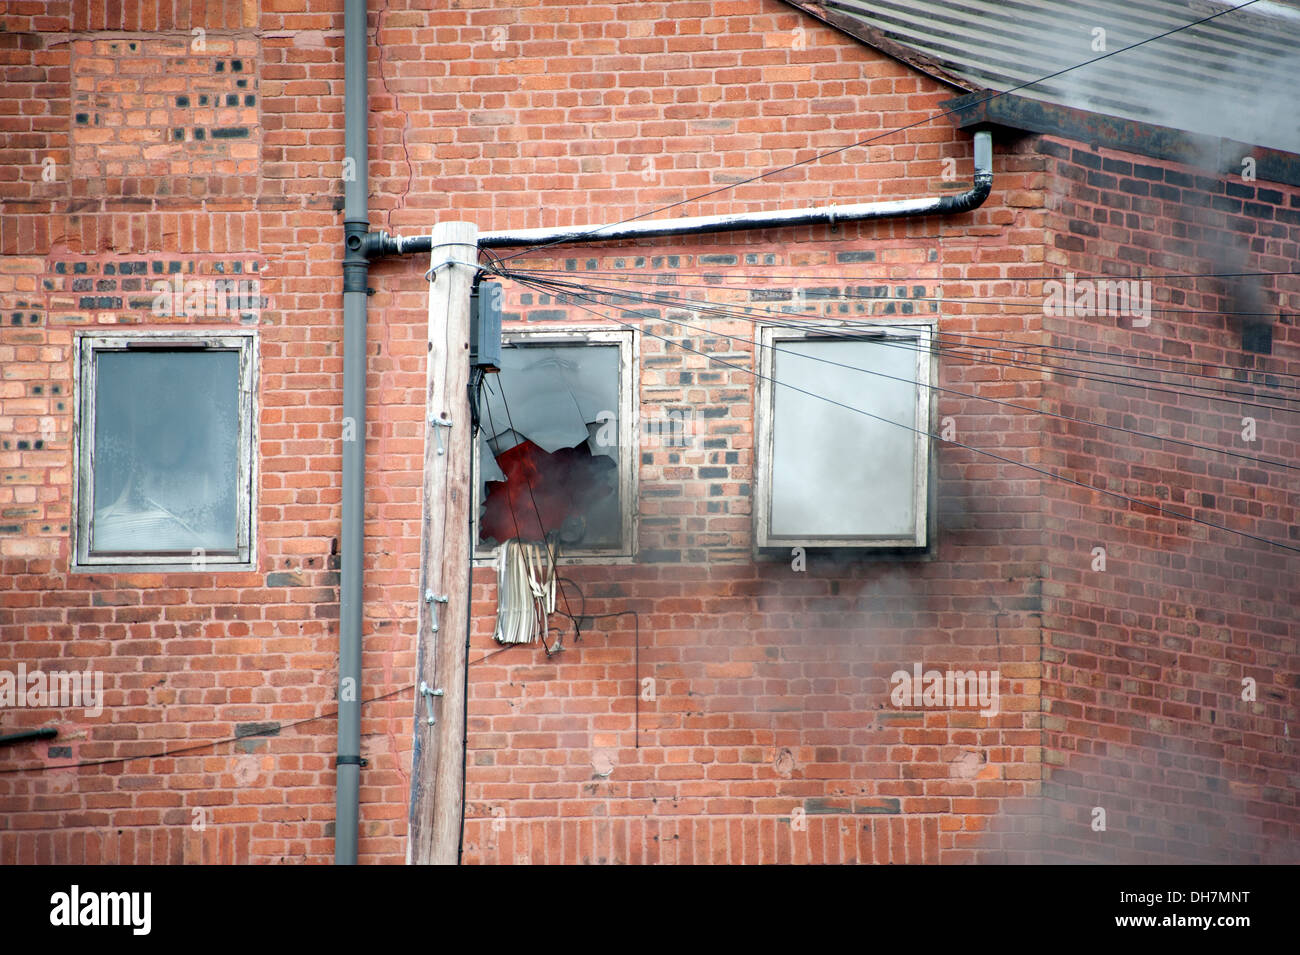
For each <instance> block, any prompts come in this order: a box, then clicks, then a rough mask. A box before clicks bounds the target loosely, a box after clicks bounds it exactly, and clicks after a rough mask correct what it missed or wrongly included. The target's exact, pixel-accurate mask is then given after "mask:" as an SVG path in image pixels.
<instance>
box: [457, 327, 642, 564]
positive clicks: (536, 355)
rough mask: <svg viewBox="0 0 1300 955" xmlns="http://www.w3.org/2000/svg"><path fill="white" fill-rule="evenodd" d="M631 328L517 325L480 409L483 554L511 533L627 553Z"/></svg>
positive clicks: (556, 545)
mask: <svg viewBox="0 0 1300 955" xmlns="http://www.w3.org/2000/svg"><path fill="white" fill-rule="evenodd" d="M631 359H632V336H631V333H630V332H615V331H603V330H602V331H588V332H583V333H581V334H574V333H571V332H566V333H564V334H560V333H557V332H554V331H552V332H517V333H514V334H507V335H506V336H505V347H504V348H503V349H502V357H501V371H500V374H497V375H489V376H488V377H487V379H486V384H485V386H484V389H483V395H482V407H481V410H480V413H479V421H480V428H481V430H480V432H479V447H478V454H479V458H478V475H479V483H478V496H479V498H478V499H479V502H480V506H479V524H478V541H479V545H480V556H486V555H487V552H489V551H490V550H491V548H493V547H495V546H496V545H499V544H502V543H504V542H505V541H508V540H521V541H543V540H546V541H548V542H549V543H550V544H551V545H552V548H553V549H554V550H557V551H558V553H559V554H561V555H564V556H566V557H581V556H625V555H626V556H630V554H631V553H632V513H633V510H634V508H635V505H636V500H635V495H634V492H633V490H632V488H633V482H634V474H633V470H634V458H633V454H634V450H635V449H634V448H633V442H632V440H631V431H630V429H631V427H632V423H633V421H632V419H633V416H634V413H635V411H634V405H633V388H632V365H631Z"/></svg>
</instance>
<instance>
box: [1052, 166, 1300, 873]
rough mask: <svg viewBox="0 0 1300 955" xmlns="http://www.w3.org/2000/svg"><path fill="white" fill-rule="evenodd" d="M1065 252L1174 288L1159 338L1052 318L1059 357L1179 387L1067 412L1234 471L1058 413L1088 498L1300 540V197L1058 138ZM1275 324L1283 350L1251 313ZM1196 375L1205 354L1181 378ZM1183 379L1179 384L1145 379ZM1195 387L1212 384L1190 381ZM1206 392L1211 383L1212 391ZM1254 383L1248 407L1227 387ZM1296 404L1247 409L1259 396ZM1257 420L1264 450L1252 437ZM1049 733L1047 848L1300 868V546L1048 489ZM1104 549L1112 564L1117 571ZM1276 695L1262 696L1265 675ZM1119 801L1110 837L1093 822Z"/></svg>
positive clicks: (1056, 259) (1058, 403) (1106, 399)
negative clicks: (1297, 727) (1067, 352)
mask: <svg viewBox="0 0 1300 955" xmlns="http://www.w3.org/2000/svg"><path fill="white" fill-rule="evenodd" d="M1041 149H1042V151H1043V152H1044V153H1045V154H1047V155H1048V156H1049V160H1048V163H1049V165H1048V173H1049V182H1050V188H1049V194H1050V200H1049V202H1050V206H1051V211H1050V220H1049V221H1050V223H1051V227H1052V231H1053V238H1052V248H1051V250H1050V251H1049V260H1050V261H1052V262H1053V263H1054V264H1057V265H1059V266H1060V267H1061V268H1062V269H1065V270H1070V271H1073V272H1075V273H1076V274H1078V275H1081V276H1082V275H1096V274H1105V273H1111V274H1147V275H1152V276H1153V278H1152V288H1153V291H1154V293H1155V298H1156V301H1155V303H1154V306H1153V311H1152V312H1151V314H1150V319H1151V320H1150V324H1149V325H1141V324H1140V319H1139V324H1138V327H1134V322H1133V320H1132V318H1131V317H1117V316H1114V315H1107V316H1092V317H1085V316H1075V317H1056V318H1052V317H1048V318H1046V319H1045V322H1046V323H1047V324H1048V328H1049V334H1050V340H1051V342H1052V343H1053V344H1054V345H1056V346H1060V347H1064V348H1074V349H1091V350H1093V351H1095V352H1099V353H1101V354H1100V355H1086V354H1084V353H1082V352H1074V353H1073V356H1074V357H1075V358H1088V359H1098V358H1099V359H1100V360H1103V361H1105V360H1111V359H1108V358H1107V355H1120V354H1122V355H1125V356H1133V355H1143V356H1149V357H1148V358H1147V360H1144V361H1137V360H1135V359H1132V358H1127V357H1126V358H1124V359H1123V360H1124V361H1126V362H1128V364H1129V366H1130V367H1113V366H1109V365H1091V366H1090V365H1083V364H1080V363H1079V362H1078V361H1056V360H1053V361H1050V362H1048V363H1049V364H1052V365H1056V366H1058V367H1069V368H1072V369H1074V370H1076V371H1077V370H1079V369H1084V370H1085V372H1086V373H1088V374H1103V373H1104V374H1108V375H1110V376H1112V377H1114V376H1117V375H1123V376H1133V377H1137V378H1139V379H1142V380H1143V381H1145V382H1146V383H1149V384H1152V385H1154V386H1155V387H1158V388H1161V389H1164V391H1161V392H1157V391H1152V390H1147V389H1141V388H1134V387H1131V386H1128V383H1115V382H1113V381H1112V382H1099V381H1090V380H1080V379H1078V378H1068V377H1065V376H1064V375H1058V374H1053V375H1052V376H1051V377H1050V378H1049V380H1048V382H1047V383H1046V385H1045V395H1046V397H1047V402H1046V403H1045V405H1044V407H1046V408H1048V409H1050V410H1054V411H1058V412H1060V413H1062V414H1068V415H1071V416H1074V417H1081V418H1086V419H1089V420H1096V421H1103V422H1104V423H1106V424H1111V425H1118V426H1121V427H1127V428H1131V429H1134V430H1139V431H1144V432H1148V433H1151V432H1156V433H1160V434H1164V435H1169V436H1171V437H1173V438H1176V439H1180V440H1183V441H1190V442H1194V443H1196V444H1199V445H1205V446H1208V447H1209V448H1217V449H1225V450H1228V451H1231V452H1235V453H1236V454H1239V455H1246V456H1248V457H1246V458H1240V457H1231V456H1227V455H1222V454H1214V453H1211V452H1209V451H1201V450H1196V449H1193V448H1189V447H1185V446H1179V445H1175V444H1171V443H1168V442H1159V441H1151V440H1146V439H1140V438H1136V437H1132V436H1129V435H1125V434H1121V433H1118V432H1115V431H1108V430H1103V429H1099V428H1093V427H1089V426H1086V425H1079V424H1075V423H1069V422H1061V421H1050V420H1049V421H1045V422H1044V430H1045V431H1046V432H1047V434H1048V438H1047V441H1046V446H1045V448H1044V461H1045V463H1047V464H1049V465H1050V466H1052V467H1053V468H1056V469H1059V470H1060V471H1061V472H1062V473H1064V474H1066V475H1069V476H1070V477H1073V478H1075V479H1077V480H1080V481H1083V482H1084V483H1086V484H1089V485H1091V486H1096V487H1105V488H1107V489H1110V490H1114V491H1118V492H1121V493H1123V494H1126V495H1128V496H1129V497H1132V498H1136V499H1137V500H1139V501H1144V502H1151V503H1155V504H1157V505H1159V506H1161V507H1164V508H1167V509H1170V510H1172V511H1174V512H1176V513H1178V514H1189V515H1192V516H1195V517H1196V518H1199V519H1201V520H1206V521H1212V522H1215V523H1218V524H1223V525H1227V526H1229V527H1231V528H1233V529H1235V530H1239V531H1243V532H1246V533H1249V534H1254V535H1258V536H1261V537H1266V538H1271V539H1274V540H1278V541H1281V542H1283V543H1284V544H1287V545H1289V546H1291V547H1293V548H1294V547H1297V546H1300V532H1298V531H1297V526H1300V525H1298V523H1297V513H1296V497H1295V489H1296V482H1295V478H1294V476H1293V475H1294V471H1293V470H1288V469H1286V468H1284V467H1278V466H1269V465H1265V464H1261V463H1259V462H1257V461H1254V460H1251V459H1250V458H1251V457H1254V458H1263V459H1271V460H1273V461H1279V462H1283V463H1286V464H1290V465H1291V466H1292V467H1294V465H1295V463H1296V461H1297V451H1298V450H1300V423H1297V421H1296V419H1295V417H1294V414H1293V409H1294V405H1293V401H1294V396H1295V392H1294V390H1293V389H1294V385H1295V381H1296V377H1295V376H1297V375H1298V374H1300V361H1297V359H1296V355H1297V348H1296V346H1297V344H1300V331H1297V328H1296V321H1295V308H1296V302H1297V293H1298V292H1300V283H1298V282H1297V279H1296V277H1295V276H1267V275H1266V276H1244V277H1231V278H1217V279H1216V278H1195V279H1186V278H1184V279H1178V278H1173V277H1170V278H1162V277H1161V275H1162V274H1164V273H1167V272H1170V271H1175V272H1183V273H1216V272H1217V273H1233V272H1236V273H1240V272H1268V271H1293V270H1294V269H1295V267H1296V262H1297V260H1298V259H1300V189H1296V188H1294V187H1285V186H1279V185H1277V184H1275V183H1270V182H1263V181H1257V182H1245V181H1243V180H1242V179H1241V177H1240V176H1239V175H1216V174H1213V173H1211V172H1207V171H1205V170H1200V169H1195V168H1190V167H1185V166H1180V165H1177V164H1173V163H1168V162H1157V161H1153V160H1149V159H1146V158H1143V157H1140V156H1131V155H1125V154H1120V153H1114V152H1110V151H1107V150H1089V149H1087V148H1086V147H1081V146H1080V145H1079V144H1077V143H1076V144H1071V143H1067V142H1061V141H1056V140H1048V141H1044V142H1043V143H1042V145H1041ZM1242 312H1264V313H1267V314H1266V315H1265V316H1262V320H1263V321H1266V322H1269V323H1270V324H1271V326H1272V338H1273V346H1272V348H1273V350H1272V354H1268V355H1264V354H1259V353H1256V352H1251V351H1245V350H1243V347H1242V331H1241V324H1242V323H1243V322H1244V321H1250V320H1261V319H1251V318H1250V317H1248V316H1243V315H1239V314H1233V313H1242ZM1173 362H1191V363H1192V364H1175V363H1173ZM1155 368H1158V369H1163V372H1164V373H1159V372H1153V371H1149V370H1143V369H1155ZM1172 372H1190V373H1192V374H1173V373H1172ZM1197 389H1201V390H1197ZM1224 391H1228V392H1236V394H1230V395H1224V394H1222V393H1216V392H1224ZM1239 401H1246V402H1253V403H1256V404H1260V403H1262V404H1265V405H1272V406H1274V407H1273V408H1272V409H1268V408H1257V407H1249V406H1241V405H1240V404H1239V403H1238V402H1239ZM1246 416H1250V417H1253V418H1254V419H1255V429H1256V435H1257V437H1256V440H1254V441H1253V442H1252V441H1247V440H1245V439H1244V437H1243V420H1242V419H1243V418H1244V417H1246ZM1044 491H1045V493H1046V497H1045V501H1044V507H1045V511H1044V530H1045V532H1046V544H1047V547H1048V563H1049V565H1050V568H1051V569H1050V578H1051V580H1050V583H1048V584H1045V595H1046V597H1047V599H1046V600H1045V602H1044V618H1043V619H1044V627H1043V631H1044V632H1043V670H1044V672H1043V696H1044V699H1043V714H1044V715H1043V723H1044V731H1045V736H1046V747H1047V756H1046V759H1047V761H1048V764H1049V767H1050V774H1049V777H1048V782H1047V788H1046V794H1047V797H1048V800H1047V804H1046V807H1045V809H1046V815H1047V820H1046V822H1045V824H1044V829H1043V832H1042V833H1041V835H1040V836H1039V837H1038V838H1037V839H1035V840H1034V841H1033V842H1032V843H1031V845H1032V846H1033V848H1034V849H1035V850H1036V851H1039V852H1041V853H1043V854H1045V855H1046V856H1047V857H1054V858H1084V859H1090V860H1096V861H1121V862H1134V861H1136V862H1152V861H1199V862H1209V861H1215V862H1235V863H1259V862H1280V861H1296V858H1297V856H1296V846H1297V844H1300V838H1298V837H1300V808H1297V787H1296V779H1297V776H1296V773H1297V770H1300V762H1298V761H1297V756H1296V753H1295V749H1294V747H1293V746H1292V745H1291V744H1290V742H1289V735H1290V729H1289V726H1290V724H1292V723H1294V722H1295V718H1296V707H1297V705H1300V682H1298V681H1297V677H1296V673H1297V663H1300V657H1298V653H1300V650H1298V648H1297V644H1296V639H1297V634H1300V618H1298V616H1297V610H1296V607H1297V604H1296V599H1295V581H1296V569H1297V567H1298V566H1300V565H1298V564H1297V556H1296V554H1295V553H1294V552H1288V551H1286V550H1283V549H1279V548H1275V547H1270V546H1268V545H1266V544H1262V543H1258V542H1255V541H1251V540H1247V539H1244V538H1242V537H1239V536H1236V535H1233V534H1230V533H1228V532H1226V531H1223V530H1218V529H1215V528H1209V527H1204V526H1201V525H1197V524H1194V523H1192V522H1191V521H1189V520H1186V519H1180V518H1178V517H1175V516H1170V515H1161V514H1158V513H1153V512H1151V511H1150V509H1147V508H1143V507H1142V506H1140V505H1136V504H1133V505H1131V504H1127V503H1125V502H1124V501H1120V500H1118V499H1116V498H1109V499H1107V498H1105V497H1104V496H1100V495H1098V494H1096V493H1095V492H1090V491H1085V490H1083V489H1080V488H1072V487H1068V486H1065V485H1052V486H1050V487H1047V486H1045V488H1044ZM1094 547H1104V548H1105V550H1106V567H1105V570H1104V572H1102V571H1096V570H1094V569H1093V554H1092V550H1093V548H1094ZM1244 678H1251V679H1253V680H1255V681H1256V683H1257V698H1256V699H1255V700H1253V701H1248V700H1244V699H1243V682H1242V681H1243V679H1244ZM1095 807H1101V808H1103V809H1105V810H1106V813H1107V831H1106V832H1093V831H1092V829H1091V826H1090V823H1091V820H1092V813H1093V810H1094V808H1095Z"/></svg>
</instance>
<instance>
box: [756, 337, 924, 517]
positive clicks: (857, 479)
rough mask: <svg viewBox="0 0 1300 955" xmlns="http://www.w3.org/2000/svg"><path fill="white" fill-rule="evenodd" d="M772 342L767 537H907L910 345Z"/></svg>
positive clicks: (911, 465) (912, 467) (911, 473)
mask: <svg viewBox="0 0 1300 955" xmlns="http://www.w3.org/2000/svg"><path fill="white" fill-rule="evenodd" d="M774 344H775V348H776V350H775V352H774V353H773V361H772V368H773V374H772V377H774V378H775V379H776V381H777V382H780V384H774V385H773V389H774V409H773V415H772V427H773V431H772V494H771V511H770V517H771V533H772V534H773V535H774V536H783V537H822V536H825V537H869V536H890V537H893V536H904V537H905V536H910V535H911V534H912V533H914V531H915V523H916V512H915V507H916V505H915V498H914V488H915V486H916V480H917V474H916V462H915V461H914V458H915V454H914V450H913V449H914V443H915V440H916V436H915V434H914V432H912V431H910V430H908V429H909V428H915V427H916V426H917V425H916V393H917V392H916V387H917V386H916V384H915V383H914V382H915V380H916V347H917V345H916V340H915V339H910V338H907V339H899V338H890V339H887V340H883V341H881V340H863V339H854V340H843V339H808V340H802V341H777V342H775V343H774ZM828 362H837V363H838V364H828ZM842 365H849V366H853V367H850V368H844V367H841V366H842ZM857 368H862V369H867V371H872V372H879V373H880V374H878V375H873V374H868V373H867V371H857V370H855V369H857ZM880 375H891V376H893V377H892V378H884V377H880ZM900 378H901V379H903V380H902V381H897V380H895V379H900ZM783 385H791V386H793V387H794V388H800V389H802V391H795V390H793V388H788V387H783ZM804 392H811V393H812V394H805V393H804ZM815 395H823V396H825V398H827V399H830V401H835V402H839V404H831V403H830V401H825V400H822V399H821V398H818V397H815ZM840 405H847V406H848V408H844V407H840ZM849 408H860V409H862V411H865V412H868V413H869V414H871V415H877V416H878V418H883V419H886V420H885V421H881V420H878V419H877V418H872V417H868V415H867V414H862V413H859V412H858V411H850V410H849ZM887 422H897V424H892V423H887ZM900 424H901V425H905V426H906V427H900V426H899V425H900Z"/></svg>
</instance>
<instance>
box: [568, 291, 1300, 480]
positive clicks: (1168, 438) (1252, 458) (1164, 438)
mask: <svg viewBox="0 0 1300 955" xmlns="http://www.w3.org/2000/svg"><path fill="white" fill-rule="evenodd" d="M589 301H593V304H600V303H596V302H594V300H591V299H589ZM655 320H656V321H664V322H668V323H670V324H672V325H676V326H678V327H681V328H690V329H693V330H695V331H698V332H703V333H704V334H706V335H713V336H716V337H718V338H726V339H728V340H730V341H735V342H743V343H745V344H747V345H752V346H753V347H754V348H771V347H772V346H767V345H762V344H761V343H759V342H757V341H754V340H753V339H749V338H745V337H743V336H738V335H728V334H726V333H725V332H720V331H718V330H716V329H713V328H705V327H703V326H700V325H692V324H691V323H689V322H683V321H680V320H678V319H672V318H662V319H655ZM781 327H786V328H797V329H806V328H807V327H808V326H805V325H782V326H781ZM813 327H814V328H815V329H817V330H828V329H827V327H826V326H813ZM880 327H882V326H880V325H877V326H876V328H880ZM828 337H832V338H841V339H852V338H854V337H860V336H855V335H854V333H853V332H852V331H848V332H846V333H845V334H843V335H830V336H828ZM876 343H877V344H881V345H886V346H888V347H894V348H902V349H906V350H908V351H912V352H921V353H929V352H930V348H929V346H925V345H919V344H918V345H912V344H909V343H906V342H903V341H891V340H890V339H889V338H883V339H879V340H877V341H876ZM798 357H801V358H805V359H808V360H811V361H815V362H819V363H822V364H827V365H834V366H837V367H840V368H845V369H848V370H851V371H859V372H863V373H865V374H869V375H873V376H876V377H880V378H888V379H891V380H894V381H900V382H905V383H908V384H912V385H919V386H922V387H925V388H927V389H930V390H932V391H938V392H943V393H945V394H951V395H956V396H959V397H962V398H973V399H975V400H978V401H985V402H990V403H992V404H996V405H999V406H1002V407H1006V408H1014V409H1016V410H1018V411H1025V412H1028V413H1030V414H1042V415H1047V416H1048V417H1052V418H1057V419H1060V420H1063V421H1073V422H1075V423H1078V424H1085V425H1091V426H1093V427H1096V428H1102V429H1104V430H1108V431H1115V432H1119V433H1122V434H1128V435H1132V436H1134V437H1139V438H1144V439H1147V440H1149V441H1158V442H1162V443H1169V444H1177V445H1180V446H1183V447H1188V448H1192V449H1195V450H1198V451H1205V452H1209V453H1211V454H1222V455H1226V456H1229V457H1234V458H1240V459H1242V460H1245V461H1249V462H1251V463H1252V464H1258V465H1267V466H1273V467H1280V468H1286V469H1289V470H1293V471H1300V465H1297V464H1289V463H1287V462H1286V461H1279V460H1276V459H1273V458H1264V457H1260V456H1258V455H1252V454H1245V453H1243V452H1240V451H1232V450H1230V449H1227V448H1216V447H1214V446H1213V445H1205V444H1198V443H1197V442H1195V441H1186V440H1183V439H1181V438H1176V437H1173V436H1172V435H1161V434H1151V433H1149V432H1146V431H1139V430H1136V429H1133V428H1126V427H1123V426H1122V425H1113V424H1106V423H1104V422H1100V421H1092V420H1090V419H1088V418H1077V417H1074V416H1072V415H1067V414H1061V413H1059V412H1055V411H1047V410H1044V409H1040V408H1030V407H1026V406H1025V405H1018V404H1015V403H1014V402H1010V401H1005V400H1003V399H1000V398H992V397H989V396H987V395H980V394H976V393H973V392H967V391H959V390H957V389H954V388H947V387H944V386H942V385H937V384H933V383H924V382H918V381H917V380H915V379H911V378H900V377H898V376H896V375H889V374H885V373H884V372H879V371H873V370H871V369H869V368H861V367H858V366H856V365H849V364H845V363H843V362H838V361H834V360H832V359H829V358H818V357H816V356H813V355H800V356H798Z"/></svg>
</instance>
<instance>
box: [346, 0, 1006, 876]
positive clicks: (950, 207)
mask: <svg viewBox="0 0 1300 955" xmlns="http://www.w3.org/2000/svg"><path fill="white" fill-rule="evenodd" d="M343 23H344V40H343V62H344V67H343V71H344V72H343V75H344V80H343V85H344V89H343V112H344V123H345V129H344V137H343V141H344V148H345V155H346V156H348V157H351V158H353V159H355V160H356V170H355V171H356V175H355V176H354V177H353V178H352V179H349V180H346V181H345V182H344V194H343V195H344V205H343V209H344V212H343V219H344V221H343V228H344V243H345V251H344V256H343V416H344V419H345V421H346V420H347V419H349V418H350V419H351V420H352V423H353V434H354V435H355V438H356V440H354V441H345V442H344V443H343V538H342V544H341V552H342V558H341V559H342V575H341V593H340V608H339V617H340V620H339V722H338V726H339V736H338V791H337V798H336V803H335V829H334V862H335V863H336V864H341V865H352V864H355V863H356V861H357V831H358V824H359V816H360V785H361V757H360V753H361V702H360V701H361V605H362V600H361V557H362V552H363V543H364V539H363V536H362V534H363V529H364V528H363V509H364V505H365V425H366V400H365V399H366V278H367V273H368V270H369V260H370V259H371V258H379V257H381V256H385V255H416V254H420V253H424V254H428V253H429V252H430V251H431V250H432V248H433V243H432V237H431V236H413V237H411V238H407V239H404V238H401V237H400V236H390V235H389V234H388V233H387V232H383V231H376V232H371V231H370V225H369V215H368V210H367V193H368V190H369V173H368V167H367V161H366V160H367V155H366V150H367V139H366V124H367V121H368V105H367V99H366V2H365V0H345V4H344V12H343ZM992 188H993V142H992V137H991V136H990V134H989V133H988V132H987V131H984V130H981V131H979V132H976V133H975V181H974V185H973V186H972V187H971V188H970V189H968V190H967V191H965V192H963V193H960V194H958V195H955V196H929V197H925V198H921V199H897V200H890V201H887V202H866V203H857V204H854V205H848V206H818V207H812V208H806V209H789V210H780V211H776V212H752V213H744V214H741V215H729V216H726V215H724V216H692V217H688V218H681V219H650V220H648V221H644V222H639V221H638V222H624V223H620V224H618V225H613V226H568V227H565V228H554V229H517V230H514V231H507V232H484V233H480V234H479V246H480V247H482V248H506V247H510V246H521V245H552V244H554V245H558V244H560V243H565V242H610V241H615V240H620V239H649V238H656V237H659V236H672V235H704V234H707V233H713V232H735V231H737V230H740V229H766V228H777V227H780V226H796V225H817V224H834V223H836V222H855V221H861V220H866V219H897V218H901V217H905V216H927V215H953V214H956V213H961V212H969V211H970V210H972V209H975V208H977V207H978V206H980V205H981V204H982V203H983V202H984V200H985V199H987V198H988V195H989V192H990V191H991V190H992ZM349 680H350V681H351V683H350V686H351V689H350V691H349V690H347V687H348V685H349V684H348V683H347V682H345V681H349ZM345 696H350V700H345Z"/></svg>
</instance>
